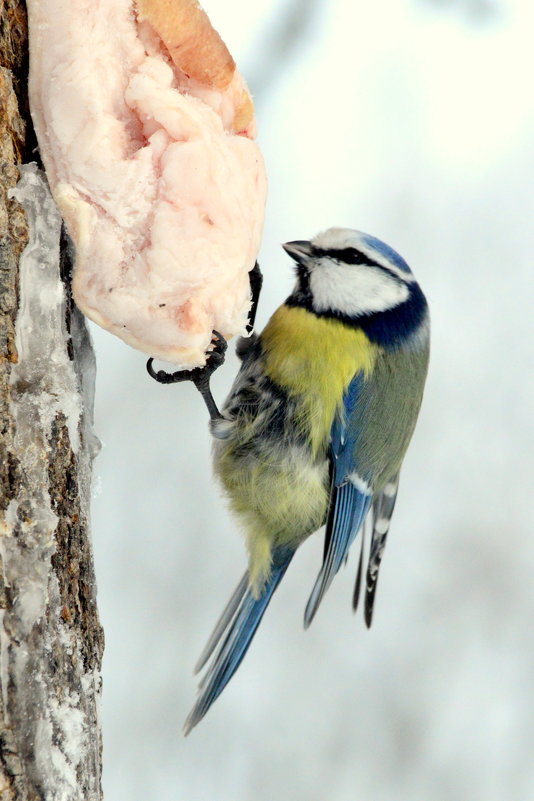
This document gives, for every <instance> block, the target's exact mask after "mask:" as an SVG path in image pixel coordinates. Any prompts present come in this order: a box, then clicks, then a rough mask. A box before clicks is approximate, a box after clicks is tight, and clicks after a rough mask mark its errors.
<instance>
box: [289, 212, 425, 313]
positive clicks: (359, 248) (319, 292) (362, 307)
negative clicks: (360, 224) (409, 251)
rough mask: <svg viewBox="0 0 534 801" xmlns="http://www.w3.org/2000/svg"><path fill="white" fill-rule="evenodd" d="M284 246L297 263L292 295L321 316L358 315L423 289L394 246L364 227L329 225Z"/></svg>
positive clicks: (387, 307) (403, 300)
mask: <svg viewBox="0 0 534 801" xmlns="http://www.w3.org/2000/svg"><path fill="white" fill-rule="evenodd" d="M282 247H283V248H284V250H285V251H286V252H287V253H288V254H289V255H290V256H291V258H292V259H294V260H295V262H296V265H297V268H296V269H297V284H296V286H295V289H294V290H293V294H292V295H291V296H290V298H289V299H288V300H289V301H292V303H293V305H301V306H304V307H305V308H307V309H308V310H309V311H313V312H314V313H315V314H318V315H329V316H330V315H333V316H337V317H341V318H351V319H355V318H360V317H362V316H363V317H365V316H368V315H374V314H376V313H380V312H386V311H389V310H392V309H394V308H396V307H398V306H400V305H402V304H405V303H406V302H408V301H409V300H410V298H411V296H412V293H413V291H414V289H415V288H418V287H417V284H416V281H415V278H414V276H413V275H412V272H411V270H410V268H409V267H408V265H407V264H406V262H405V261H404V259H403V258H402V257H401V256H399V254H398V253H396V251H394V250H393V248H391V247H389V245H386V244H385V243H384V242H381V241H380V240H379V239H375V237H373V236H370V235H369V234H364V233H361V232H360V231H353V230H351V229H349V228H329V229H328V230H326V231H323V232H322V233H320V234H318V235H317V236H315V237H314V238H313V239H311V240H309V241H295V242H286V243H285V244H284V245H282ZM419 291H420V290H419Z"/></svg>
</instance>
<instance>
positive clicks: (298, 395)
mask: <svg viewBox="0 0 534 801" xmlns="http://www.w3.org/2000/svg"><path fill="white" fill-rule="evenodd" d="M261 339H262V344H263V351H264V354H265V373H266V375H267V376H268V377H269V378H270V379H271V381H274V382H275V383H276V384H278V385H279V386H280V387H282V388H283V389H284V390H285V391H286V392H287V393H288V395H289V396H290V397H291V398H294V399H297V400H298V412H297V420H296V425H297V426H298V427H299V428H301V429H302V431H303V433H304V434H305V435H306V436H307V437H309V438H310V441H311V445H312V449H313V451H314V453H317V452H318V451H319V450H320V449H321V448H326V445H327V442H328V436H329V432H330V428H331V426H332V421H333V419H334V415H335V413H336V411H337V409H338V408H339V407H340V405H341V403H342V399H343V392H344V391H345V390H346V388H347V386H348V385H349V383H350V382H351V380H352V378H353V377H354V375H355V373H358V372H360V371H361V372H363V373H364V375H368V374H369V373H370V372H371V371H372V370H373V366H374V361H375V358H376V353H377V348H376V346H375V345H373V344H372V343H371V342H370V341H369V339H368V338H367V336H366V335H365V334H364V332H363V331H361V330H360V329H356V328H351V327H350V326H347V325H345V324H344V323H342V322H340V321H339V320H332V319H327V318H324V317H317V316H316V315H314V314H313V313H311V312H308V311H306V309H302V308H298V307H290V306H285V305H284V306H280V308H279V309H277V311H276V312H275V313H274V314H273V316H272V317H271V319H270V320H269V322H268V323H267V326H266V327H265V329H264V331H263V332H262V335H261Z"/></svg>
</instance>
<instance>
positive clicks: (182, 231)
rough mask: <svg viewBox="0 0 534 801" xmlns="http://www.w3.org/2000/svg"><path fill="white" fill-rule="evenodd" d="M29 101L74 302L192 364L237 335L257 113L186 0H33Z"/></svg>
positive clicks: (259, 183)
mask: <svg viewBox="0 0 534 801" xmlns="http://www.w3.org/2000/svg"><path fill="white" fill-rule="evenodd" d="M28 12H29V27H30V104H31V112H32V117H33V120H34V124H35V129H36V133H37V137H38V141H39V148H40V152H41V156H42V158H43V162H44V165H45V167H46V173H47V177H48V181H49V183H50V187H51V190H52V194H53V196H54V199H55V201H56V203H57V205H58V207H59V209H60V211H61V214H62V215H63V217H64V219H65V221H66V224H67V227H68V230H69V234H70V236H71V238H72V240H73V241H74V244H75V248H76V262H75V272H74V278H73V292H74V297H75V300H76V302H77V304H78V306H79V307H80V308H81V309H82V310H83V311H84V313H85V314H87V316H88V317H90V318H91V319H93V320H95V321H96V322H97V323H99V324H100V325H102V326H104V327H105V328H108V329H109V330H110V331H112V332H113V333H115V334H117V335H118V336H120V337H121V338H122V339H124V340H125V341H126V342H128V343H129V344H131V345H133V346H134V347H136V348H139V349H140V350H142V351H144V352H146V353H148V354H150V355H152V356H157V357H160V358H162V359H165V360H167V361H170V362H175V363H178V364H182V365H184V366H193V365H198V364H202V363H203V362H204V360H205V351H206V349H207V348H208V346H209V343H210V341H211V332H212V330H213V329H216V330H217V331H220V332H221V333H222V334H223V335H225V336H226V337H228V336H232V335H234V334H237V333H244V330H245V325H246V318H247V313H248V309H249V306H250V291H249V281H248V272H249V270H251V269H252V267H253V266H254V262H255V258H256V255H257V252H258V249H259V243H260V237H261V231H262V225H263V213H264V203H265V188H266V182H265V172H264V166H263V161H262V158H261V154H260V152H259V149H258V147H257V145H256V144H255V143H254V142H253V141H252V138H253V136H254V134H255V123H254V118H253V107H252V101H251V99H250V95H249V94H248V91H247V90H246V87H245V85H244V82H243V80H242V78H241V77H240V75H239V73H238V72H237V71H236V69H235V65H234V62H233V60H232V58H231V56H230V54H229V53H228V51H227V49H226V47H225V46H224V44H223V42H222V40H221V39H220V37H219V36H218V35H217V34H216V32H215V31H214V30H213V28H211V25H210V24H209V21H208V19H207V17H206V15H205V13H204V12H203V11H202V10H201V9H200V7H199V6H198V4H197V3H196V2H195V0H138V2H137V3H136V2H134V0H104V2H102V3H98V4H96V3H94V2H88V0H72V2H70V3H64V2H62V0H29V2H28Z"/></svg>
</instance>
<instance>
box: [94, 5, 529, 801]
mask: <svg viewBox="0 0 534 801" xmlns="http://www.w3.org/2000/svg"><path fill="white" fill-rule="evenodd" d="M204 6H205V8H206V10H207V11H208V13H210V15H211V17H212V20H213V22H214V24H215V26H216V27H217V28H218V29H219V30H220V32H221V33H222V35H223V37H224V38H225V39H226V41H227V43H228V44H229V46H230V48H231V50H232V52H233V54H234V56H235V57H236V60H237V61H238V64H239V65H240V68H241V71H242V72H243V73H244V75H245V76H246V77H247V78H248V80H249V83H250V85H251V88H252V90H253V92H254V93H255V94H256V101H257V111H258V118H259V130H260V143H261V146H262V148H263V152H264V154H265V158H266V162H267V168H268V174H269V179H270V194H269V201H268V207H267V221H266V227H265V236H264V246H263V249H262V253H261V264H262V267H263V270H264V274H265V288H264V292H263V295H262V299H261V306H260V310H259V319H258V322H259V327H261V326H262V325H263V324H264V323H265V321H266V320H267V318H268V316H269V315H270V313H271V312H272V311H273V310H274V308H275V307H276V306H277V305H278V304H279V303H280V302H281V301H282V300H283V299H284V297H285V296H286V295H287V294H288V292H289V289H290V286H291V283H292V277H291V276H292V273H291V267H290V263H289V259H288V258H287V256H286V255H285V254H284V253H283V251H282V250H281V248H280V247H279V243H280V242H284V241H286V240H288V239H300V238H307V237H309V236H312V235H313V234H314V233H316V232H317V231H318V230H320V229H322V228H325V227H328V226H330V225H342V226H349V227H355V228H359V229H361V230H365V231H369V232H370V233H373V234H376V235H378V236H380V237H382V238H383V239H385V240H386V241H387V242H389V243H390V244H392V245H393V246H394V247H395V248H397V249H398V250H399V251H400V252H401V253H402V254H403V255H404V256H405V258H406V259H407V260H408V262H409V263H410V264H411V266H412V267H413V269H414V272H416V274H417V276H418V278H419V280H420V282H421V284H422V286H423V288H424V290H425V292H426V293H427V296H428V298H429V301H430V303H431V309H432V315H433V353H432V361H431V371H430V379H429V383H428V387H427V393H426V397H425V402H424V404H423V410H422V415H421V418H420V422H419V426H418V429H417V431H416V435H415V437H414V441H413V443H412V446H411V449H410V451H409V453H408V457H407V459H406V462H405V467H404V471H403V477H402V482H401V493H400V496H399V502H398V506H397V510H396V513H395V516H394V522H393V526H392V531H391V535H390V540H389V544H388V549H387V551H386V557H385V562H384V565H383V570H382V575H381V580H380V586H379V592H378V602H377V608H376V613H375V622H374V625H373V629H372V630H371V631H370V632H367V631H366V630H365V628H364V626H363V623H362V620H361V617H360V616H358V617H357V618H355V617H354V616H353V615H352V612H351V609H350V599H351V591H352V583H353V578H354V573H355V569H356V561H357V559H356V557H357V554H356V553H353V554H352V558H351V560H350V561H349V566H348V568H347V569H346V570H344V571H342V572H341V573H340V575H339V576H338V578H337V580H336V582H335V583H334V585H333V586H332V588H331V590H330V592H329V594H328V597H327V598H326V600H325V602H324V604H323V606H322V608H321V610H320V613H319V614H318V616H317V618H316V620H315V621H314V623H313V626H312V627H311V628H310V629H309V631H307V632H304V631H303V630H302V614H303V610H304V605H305V601H306V598H307V596H308V593H309V591H310V589H311V586H312V582H313V580H314V579H315V575H316V572H317V569H318V565H319V562H320V558H321V547H322V543H321V537H320V536H318V537H315V538H312V540H310V541H308V543H306V545H305V546H304V547H303V548H302V549H301V551H300V552H299V554H298V556H297V558H296V559H295V560H294V562H293V564H292V566H291V569H290V570H289V572H288V574H287V577H286V578H285V580H284V582H283V584H282V585H281V587H280V589H279V591H278V592H277V594H276V596H275V598H274V600H273V603H272V605H271V607H270V608H269V611H268V613H267V615H266V617H265V619H264V621H263V623H262V626H261V628H260V630H259V632H258V635H257V636H256V638H255V640H254V643H253V646H252V648H251V650H250V652H249V654H248V656H247V658H246V660H245V662H244V663H243V665H242V667H241V668H240V670H239V672H238V674H237V675H236V677H235V678H234V680H233V681H232V682H231V684H230V685H229V687H228V688H227V689H226V691H225V692H224V694H223V695H222V696H221V698H220V699H219V700H218V701H217V703H216V704H215V706H214V707H213V709H212V710H211V711H210V713H209V715H208V717H207V718H206V719H205V720H204V721H203V722H202V723H201V724H200V725H199V727H198V728H197V729H195V730H194V731H193V733H192V734H191V735H190V737H189V738H187V739H183V737H182V735H181V727H182V723H183V720H184V718H185V716H186V714H187V712H188V710H189V708H190V707H191V705H192V703H193V701H194V698H195V688H196V680H195V679H194V677H193V675H192V667H193V665H194V663H195V661H196V658H197V656H198V654H199V652H200V650H201V648H202V646H203V645H204V641H205V639H206V637H207V635H208V634H209V633H210V631H211V627H212V625H213V624H214V622H215V620H216V618H217V616H218V614H219V612H220V610H221V608H222V606H223V604H224V603H225V602H226V600H227V598H228V595H229V594H230V592H231V590H232V589H233V587H234V585H235V583H236V582H237V580H238V578H239V577H240V576H241V574H242V571H243V569H244V566H245V554H244V548H243V545H242V541H241V539H240V536H239V534H238V532H237V529H236V526H235V524H234V522H233V520H232V519H231V518H230V516H229V514H228V512H227V511H226V508H225V503H224V501H223V499H222V498H221V495H220V493H219V490H218V488H217V487H216V486H215V484H214V483H213V481H212V479H211V477H210V466H209V465H210V443H209V436H208V431H207V414H206V411H205V409H204V407H203V405H202V403H201V401H200V399H199V397H197V395H196V393H195V391H194V389H193V387H191V386H187V385H182V386H175V387H161V386H159V385H157V384H156V383H155V382H153V381H151V380H150V379H149V378H148V377H147V376H146V374H145V367H144V364H145V358H144V357H143V356H142V354H140V353H137V352H135V351H133V350H131V349H129V348H128V347H127V346H126V345H124V344H123V343H122V342H120V341H119V340H118V339H114V338H113V337H112V336H110V335H109V334H106V333H104V332H102V331H97V330H95V329H94V328H93V331H94V339H95V344H96V349H97V358H98V378H97V401H96V403H97V407H96V430H97V433H98V434H99V436H100V437H101V439H102V441H103V444H104V448H103V450H102V453H101V455H100V456H99V458H98V460H97V463H96V475H97V479H96V488H95V494H96V497H95V500H94V504H93V533H94V543H95V546H94V547H95V559H96V570H97V576H98V588H99V604H100V612H101V617H102V622H103V624H104V626H105V630H106V653H105V662H104V700H103V725H104V758H105V769H104V788H105V793H106V798H107V801H145V799H147V798H150V799H157V801H182V800H183V801H208V800H209V801H212V799H217V801H236V799H249V798H254V799H255V801H273V799H276V801H316V800H317V801H323V800H324V799H329V801H356V799H359V798H366V799H370V800H371V801H391V799H406V800H408V799H409V801H428V799H437V800H438V801H504V799H505V800H506V801H526V799H528V798H533V797H534V760H533V758H532V744H533V741H534V637H533V620H534V590H533V578H532V577H533V575H534V512H533V508H534V504H533V501H532V490H533V486H534V475H533V472H534V471H533V467H532V461H533V458H532V454H533V451H534V425H533V410H534V384H533V371H532V363H533V344H532V342H533V335H534V326H533V322H532V321H533V314H532V301H533V300H534V298H533V294H534V293H533V286H534V279H533V270H534V268H533V263H532V262H533V252H534V225H533V212H534V202H533V179H534V108H533V103H532V80H533V78H532V76H533V75H534V49H533V47H532V31H533V29H534V10H533V8H532V2H531V0H494V2H490V0H484V1H483V0H471V1H469V0H456V2H455V0H449V2H446V1H445V0H441V2H440V1H438V0H434V2H431V0H426V2H425V0H375V2H368V0H366V1H365V2H364V0H338V1H337V2H335V3H334V2H327V1H326V0H322V2H321V0H314V1H312V0H292V2H291V3H290V2H289V1H288V0H284V1H283V0H256V1H255V3H250V2H245V0H225V2H224V3H219V2H216V0H205V2H204ZM235 367H236V363H235V360H234V359H233V358H230V359H229V360H228V363H227V365H226V367H225V368H224V369H223V370H221V371H220V374H218V375H217V377H216V380H215V382H214V391H215V395H216V397H217V398H218V399H219V400H222V399H223V397H224V395H225V392H226V391H227V389H228V387H229V385H230V383H231V379H232V376H233V374H234V372H235Z"/></svg>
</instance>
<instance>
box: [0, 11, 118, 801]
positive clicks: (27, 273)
mask: <svg viewBox="0 0 534 801" xmlns="http://www.w3.org/2000/svg"><path fill="white" fill-rule="evenodd" d="M27 63H28V59H27V29H26V12H25V5H24V3H23V2H20V1H19V0H0V558H1V569H0V618H1V619H0V645H1V655H0V685H1V693H0V801H30V799H31V800H32V801H33V799H46V801H60V799H61V801H71V800H74V799H76V800H77V801H78V800H79V801H82V799H83V801H93V800H94V801H96V800H97V799H100V798H101V789H100V773H101V768H100V761H101V739H100V730H99V723H98V702H99V695H100V663H101V658H102V650H103V634H102V629H101V627H100V624H99V621H98V615H97V609H96V603H95V582H94V573H93V563H92V554H91V547H90V542H89V532H88V518H89V511H88V510H89V497H90V477H91V462H92V459H93V457H94V455H95V453H96V452H97V449H98V443H97V440H96V439H95V437H94V435H93V433H92V429H91V424H92V408H93V385H94V357H93V353H92V349H91V345H90V342H89V337H88V333H87V330H86V328H85V323H84V320H83V318H82V316H81V315H80V313H79V312H78V311H77V310H76V309H75V308H74V307H73V306H72V301H71V298H70V293H69V291H68V283H67V284H64V281H63V279H67V280H68V274H69V267H70V257H69V250H68V245H67V241H66V237H64V236H62V227H61V219H60V217H59V215H58V213H57V210H56V208H55V206H54V203H53V201H52V198H51V196H50V193H49V190H48V186H47V184H46V179H45V177H44V174H43V173H42V172H41V171H40V170H39V168H38V167H37V165H35V164H33V165H26V166H24V167H22V168H21V169H20V173H19V169H17V165H20V164H21V163H22V162H24V161H28V160H29V158H28V156H30V158H31V152H32V149H33V147H34V146H35V141H34V137H33V131H32V128H31V121H30V117H29V112H28V103H27V96H26V86H27ZM19 174H20V175H21V179H20V181H19Z"/></svg>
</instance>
